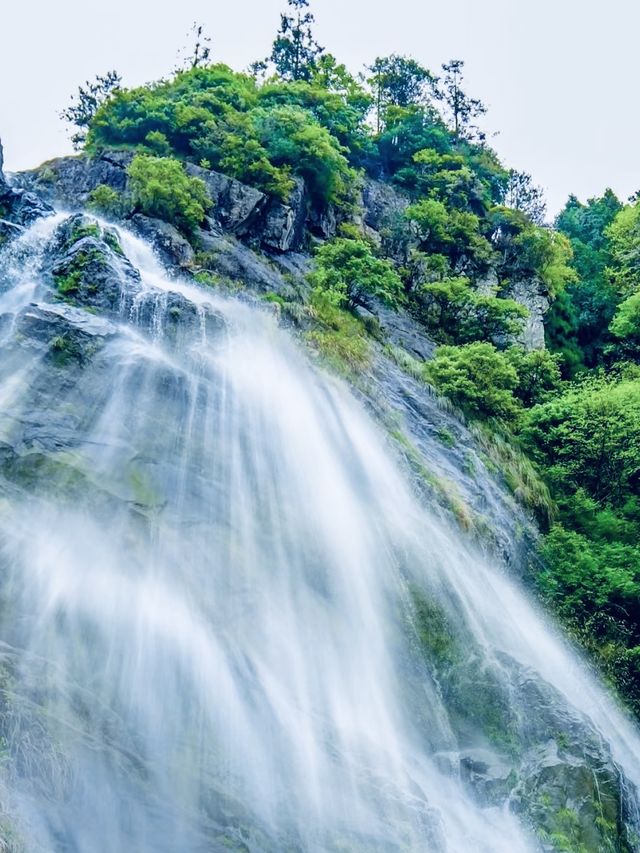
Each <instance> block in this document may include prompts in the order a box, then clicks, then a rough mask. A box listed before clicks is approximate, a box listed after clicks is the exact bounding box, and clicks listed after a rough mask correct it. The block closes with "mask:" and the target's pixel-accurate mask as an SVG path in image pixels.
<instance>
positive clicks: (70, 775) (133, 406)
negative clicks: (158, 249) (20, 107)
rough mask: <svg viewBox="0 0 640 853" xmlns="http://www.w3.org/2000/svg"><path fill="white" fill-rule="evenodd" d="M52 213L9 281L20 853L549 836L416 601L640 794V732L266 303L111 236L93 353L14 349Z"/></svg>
mask: <svg viewBox="0 0 640 853" xmlns="http://www.w3.org/2000/svg"><path fill="white" fill-rule="evenodd" d="M60 220H61V217H57V218H56V219H49V220H44V221H40V222H39V223H38V224H36V225H35V226H33V227H32V228H31V230H30V231H29V232H27V233H26V234H25V235H23V236H22V237H20V238H19V239H18V240H17V241H15V242H14V243H13V245H12V246H11V248H10V249H9V250H5V258H4V266H3V268H2V273H1V275H2V282H3V286H2V293H1V295H0V311H1V312H2V323H1V325H0V333H1V341H2V358H1V359H0V401H1V402H2V407H1V411H2V416H1V420H0V441H2V442H4V444H3V446H5V447H11V448H18V449H19V450H20V451H23V452H24V453H23V455H22V456H20V457H19V459H18V461H15V460H14V461H13V462H12V465H13V466H14V468H16V467H17V469H19V470H20V471H21V472H23V473H22V479H21V481H20V482H19V485H17V486H16V487H15V488H13V489H11V488H8V489H7V490H6V494H5V497H4V500H3V501H2V504H1V506H0V541H1V543H2V566H3V575H2V586H1V590H0V592H1V600H2V613H1V617H2V621H1V623H0V624H1V625H2V631H1V637H2V639H3V641H4V644H3V647H2V663H3V670H2V673H3V675H2V678H3V682H2V685H1V687H2V691H3V696H4V699H3V707H2V713H3V715H4V722H3V724H2V731H3V733H4V738H5V741H4V744H5V752H6V762H5V764H6V768H7V772H6V773H5V777H6V791H5V797H4V799H5V808H6V810H7V812H8V813H9V814H11V815H13V816H15V821H16V825H17V827H18V829H17V831H18V832H19V834H20V835H21V837H22V838H23V840H24V843H25V846H26V849H27V850H43V851H73V853H76V851H77V853H118V851H136V853H147V851H149V853H151V851H153V853H163V851H166V853H169V851H171V853H177V851H180V852H181V853H183V851H184V853H189V852H190V851H204V850H226V849H237V850H251V851H288V850H291V851H294V850H305V851H325V850H327V851H328V850H332V851H333V850H335V851H356V850H357V851H401V850H402V851H407V850H410V851H444V850H448V851H455V852H456V853H467V851H487V853H488V851H496V853H502V852H503V851H504V853H507V851H508V853H518V851H530V850H531V851H533V850H539V849H541V848H540V846H539V842H538V841H537V840H536V839H535V837H534V834H533V832H531V831H530V830H529V829H527V822H526V821H521V820H519V819H518V818H517V817H516V814H515V813H514V812H515V811H517V809H515V810H514V809H511V808H509V807H508V805H503V806H499V805H497V804H496V802H494V801H492V800H491V798H489V799H487V798H485V799H484V801H483V799H482V797H478V796H475V795H474V792H473V790H472V788H471V787H470V786H469V784H467V783H468V779H465V778H464V774H463V773H461V771H460V766H461V765H460V763H459V762H458V761H457V758H456V756H459V755H460V752H461V750H463V748H469V749H471V748H475V749H476V750H479V749H481V750H483V751H484V752H483V754H485V755H488V756H492V755H498V753H499V752H500V750H502V751H503V752H504V749H505V747H504V744H502V745H501V744H500V743H496V738H495V737H493V739H492V736H491V734H492V732H493V731H494V729H495V726H493V729H492V728H491V726H490V725H488V724H486V725H484V724H481V722H478V723H477V724H475V729H474V724H473V720H474V714H475V713H476V711H474V710H473V708H474V707H475V706H474V702H477V697H476V696H473V695H469V696H468V699H466V700H465V701H468V703H469V705H470V706H471V708H472V711H470V712H469V714H467V716H466V717H465V709H464V708H461V707H460V704H461V703H460V696H461V690H460V689H458V690H457V692H455V691H454V692H453V693H452V690H453V688H452V687H451V685H449V687H446V685H444V684H443V683H442V680H441V678H440V677H439V675H438V671H437V666H431V665H430V663H429V661H428V660H425V655H424V650H422V649H420V648H419V642H418V639H417V637H418V634H419V628H418V625H417V620H418V616H419V606H418V605H416V601H422V602H425V601H428V602H430V604H429V605H428V608H427V614H428V619H427V623H429V619H430V620H431V622H433V623H434V624H435V625H436V626H438V625H442V624H446V625H453V626H454V630H453V631H452V632H451V631H449V629H447V630H446V631H441V633H440V634H437V632H436V633H434V634H432V635H430V637H431V643H432V649H431V650H432V652H433V653H434V654H435V653H436V652H437V653H438V654H439V655H440V657H441V658H442V657H446V658H447V660H448V661H449V663H451V661H454V663H455V664H456V666H457V667H458V669H457V671H458V672H465V671H466V670H464V669H463V668H462V669H461V668H460V667H461V666H462V663H464V662H465V661H469V662H470V667H471V668H472V669H474V670H478V671H482V672H487V673H490V680H491V684H492V685H493V688H492V689H493V690H494V693H495V695H499V696H500V697H502V698H501V701H500V702H499V703H497V704H498V705H499V706H500V708H501V711H500V713H501V714H502V715H503V716H504V715H505V714H506V715H507V716H508V718H509V720H513V721H514V722H513V725H514V727H515V728H514V730H516V729H517V727H518V726H520V729H517V730H518V731H520V730H521V727H522V725H523V720H526V718H527V715H528V714H530V713H531V708H530V707H528V705H527V702H528V701H530V700H531V695H532V693H531V689H529V692H528V693H527V692H526V691H525V690H524V688H523V687H522V685H523V684H524V685H525V686H526V685H529V688H530V687H531V685H532V684H533V685H536V688H535V689H536V690H537V689H538V687H537V685H538V684H542V685H545V686H544V689H549V690H553V695H554V696H555V695H556V690H557V691H559V693H558V694H557V695H558V696H561V698H562V703H564V706H565V707H566V708H567V709H569V710H567V711H566V714H568V715H569V718H570V720H571V721H573V722H572V725H574V724H575V725H577V723H575V719H578V717H575V718H574V717H572V716H571V715H572V714H574V710H573V709H576V711H575V714H576V715H578V716H579V714H580V712H585V713H586V714H588V715H589V716H590V718H591V720H592V722H593V726H594V729H593V731H594V732H595V734H594V737H595V738H596V740H597V739H598V737H599V735H598V734H597V733H598V732H600V733H601V734H602V737H603V738H604V739H605V740H606V741H607V742H608V743H609V744H610V746H611V749H612V751H613V754H614V757H615V759H616V761H617V762H618V763H619V765H621V766H622V767H623V769H624V772H625V775H626V778H627V780H629V784H632V783H636V784H638V783H640V738H639V737H638V735H637V733H636V732H635V730H634V729H633V728H632V726H631V725H630V724H629V723H627V722H626V720H625V719H624V718H623V717H622V715H621V714H620V713H619V712H618V711H617V710H616V709H615V707H614V706H613V704H612V703H611V702H610V701H609V699H608V698H607V697H606V695H605V693H604V692H603V691H602V690H601V689H600V688H599V687H598V686H597V685H596V684H595V682H593V681H592V680H591V679H590V677H589V676H588V675H587V674H586V672H585V669H584V667H583V666H582V664H581V663H580V662H579V661H577V660H576V658H575V657H574V656H573V654H572V653H571V652H570V651H569V650H568V649H567V648H566V647H565V646H564V645H563V643H562V642H561V640H560V639H559V638H558V637H556V636H555V635H554V633H553V632H552V631H551V630H550V629H549V628H548V627H547V626H546V625H545V623H544V621H543V620H542V619H541V617H540V616H539V615H538V614H537V613H536V612H535V611H534V609H533V608H532V607H531V606H530V605H529V604H528V603H527V602H526V600H525V598H524V597H523V595H522V594H521V593H520V592H519V591H518V590H517V588H516V587H515V586H514V585H513V584H512V583H511V582H510V581H508V580H507V579H506V578H505V577H504V576H503V575H502V574H501V573H500V572H499V571H498V570H497V569H495V568H493V567H492V566H491V565H489V564H488V563H487V561H486V560H485V559H483V558H482V557H481V556H480V555H479V554H478V553H476V551H475V550H474V549H473V547H472V546H470V545H468V544H465V542H464V541H463V540H462V539H461V537H460V535H459V534H458V533H457V532H456V531H455V530H454V529H453V528H451V527H449V526H448V525H447V524H446V523H445V522H443V521H442V520H440V519H438V517H437V516H436V515H435V514H434V513H433V512H431V510H430V508H429V507H426V506H424V505H422V502H421V501H420V500H419V499H418V498H417V496H416V495H415V494H414V493H413V492H412V490H411V488H410V487H409V485H408V481H407V480H406V478H405V474H404V472H403V470H402V468H401V466H400V465H399V463H398V461H397V460H396V459H395V458H394V454H393V452H392V449H391V448H390V446H388V443H387V441H386V439H385V437H384V435H383V434H382V432H381V431H379V430H378V428H377V427H376V426H375V424H374V423H373V422H372V421H371V420H370V419H369V417H368V416H367V415H366V414H365V412H364V411H363V409H362V407H361V406H360V405H359V404H358V403H357V402H356V401H355V400H354V399H353V398H352V397H351V396H350V394H349V393H348V392H347V391H346V389H345V388H344V387H342V385H340V384H339V383H337V382H335V381H333V380H331V379H329V378H326V377H324V376H322V375H320V374H319V373H318V372H317V371H316V370H314V369H313V368H311V367H310V366H309V364H308V363H307V361H306V360H305V358H304V356H303V355H302V354H301V353H300V352H299V351H298V349H297V347H296V345H295V344H294V343H293V342H292V341H291V340H290V339H289V338H288V337H287V335H286V333H285V332H283V331H282V330H280V329H278V327H277V323H276V321H275V319H274V317H273V316H272V315H271V314H269V313H265V312H263V311H260V310H258V309H257V308H254V307H250V306H248V305H246V304H242V303H241V302H239V301H234V300H232V299H223V298H220V297H218V296H216V295H214V294H213V293H212V292H211V290H207V289H204V288H202V289H201V288H198V287H196V286H194V285H190V284H186V283H183V282H179V281H175V280H171V279H170V278H169V277H168V276H167V275H166V274H165V272H164V270H163V269H162V268H161V266H160V265H159V263H158V262H157V261H156V259H155V258H154V256H153V254H152V252H151V250H150V248H149V247H148V246H147V245H146V244H144V243H142V242H141V241H139V240H138V239H136V238H134V237H132V236H131V235H129V234H128V233H126V232H120V240H121V244H122V248H123V250H124V255H125V256H126V257H127V258H129V260H130V261H131V262H132V264H133V265H134V267H136V268H137V269H139V271H140V274H141V275H140V279H137V278H136V277H135V276H130V275H129V276H127V275H125V274H124V272H123V275H122V293H121V299H120V308H119V317H113V316H112V317H110V318H109V319H108V320H106V319H102V318H100V317H95V316H93V315H92V314H91V313H90V312H86V311H83V310H82V309H79V308H70V307H66V306H65V307H64V312H66V314H65V316H66V318H67V319H68V320H69V319H70V321H71V322H72V323H73V324H74V326H75V327H77V328H79V329H81V330H83V329H84V332H83V334H84V333H86V335H89V336H91V335H93V337H94V339H95V341H99V344H98V343H95V344H92V345H91V347H90V357H85V356H82V358H80V356H78V358H77V359H76V361H78V360H79V361H80V362H81V363H80V366H77V365H76V361H73V359H72V362H73V363H72V366H74V365H76V366H74V369H73V370H71V371H70V370H67V369H66V366H65V364H63V365H62V366H60V364H59V361H60V359H58V361H56V351H58V353H62V355H64V347H65V342H64V341H62V342H59V341H58V338H55V339H54V341H53V343H51V342H49V345H48V346H47V347H40V348H38V347H33V348H31V349H29V348H28V347H25V345H24V328H23V327H24V324H25V323H32V324H33V322H35V320H32V319H29V318H30V312H31V314H33V312H34V311H35V312H36V313H37V311H42V310H44V309H45V308H46V310H47V311H50V312H53V316H54V317H55V316H56V311H60V310H61V309H60V305H59V303H56V302H55V300H54V298H53V294H52V292H51V288H50V287H49V286H48V285H47V283H46V281H45V280H44V279H42V278H41V277H40V272H39V270H40V266H41V262H42V259H43V257H45V256H46V253H47V251H49V248H48V247H49V245H50V243H51V240H52V239H54V236H53V235H54V232H55V229H56V228H57V226H58V223H59V221H60ZM114 263H116V265H117V263H120V264H121V266H122V269H123V270H124V269H125V266H126V263H127V262H126V261H125V260H124V259H122V260H118V259H117V258H115V260H114ZM38 316H40V315H38ZM47 316H49V315H47ZM52 353H53V355H52ZM81 355H82V354H81ZM74 358H75V356H74ZM62 360H63V361H64V359H62ZM54 377H55V378H54ZM65 377H66V378H65ZM69 377H72V378H69ZM25 459H31V460H32V463H33V464H32V465H31V466H30V467H29V468H28V471H27V473H25V472H24V460H25ZM34 460H35V461H34ZM21 465H22V467H20V466H21ZM14 480H15V477H14ZM423 610H424V607H423ZM434 630H435V629H434ZM443 637H444V639H443ZM461 662H462V663H461ZM536 679H538V680H536ZM543 680H544V681H543ZM546 685H552V687H549V688H547V686H546ZM458 686H459V685H458ZM540 689H542V688H540ZM454 694H455V695H454ZM545 695H547V694H545ZM452 696H454V699H455V701H454V700H452V699H451V697H452ZM504 697H507V698H506V699H504ZM527 697H528V698H527ZM503 700H504V701H503ZM452 701H453V702H454V705H456V707H455V708H454V709H453V710H452V707H451V702H452ZM456 703H457V704H456ZM462 704H464V702H463V703H462ZM492 707H493V706H492ZM492 713H493V711H492ZM477 714H478V719H479V720H485V718H486V717H487V714H486V713H485V712H484V711H483V710H480V711H478V712H477ZM461 720H462V721H463V722H462V723H461V722H460V721H461ZM470 721H471V722H470ZM485 723H486V720H485ZM462 741H464V743H463V742H462ZM506 749H507V750H508V749H511V745H507V747H506ZM496 760H497V759H496ZM594 849H595V848H594Z"/></svg>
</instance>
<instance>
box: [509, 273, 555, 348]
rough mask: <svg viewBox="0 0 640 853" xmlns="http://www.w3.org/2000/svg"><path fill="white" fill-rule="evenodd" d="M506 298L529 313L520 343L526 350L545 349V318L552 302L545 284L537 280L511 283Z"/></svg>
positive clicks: (531, 279)
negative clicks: (522, 306)
mask: <svg viewBox="0 0 640 853" xmlns="http://www.w3.org/2000/svg"><path fill="white" fill-rule="evenodd" d="M505 296H508V297H509V299H513V300H515V301H516V302H518V303H519V304H520V305H524V307H525V308H526V309H527V311H528V312H529V315H528V317H527V318H526V320H525V324H524V328H523V330H522V334H521V335H520V337H519V339H518V340H519V343H521V344H522V345H523V346H524V348H525V349H526V350H536V349H544V348H545V342H544V316H545V314H546V313H547V311H548V310H549V308H550V307H551V301H550V299H549V295H548V293H547V292H546V289H545V287H544V285H543V283H542V282H541V281H539V280H538V279H537V278H530V279H524V280H522V281H514V282H511V283H510V284H509V287H508V288H507V290H506V292H505Z"/></svg>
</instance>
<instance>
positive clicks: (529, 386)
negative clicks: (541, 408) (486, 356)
mask: <svg viewBox="0 0 640 853" xmlns="http://www.w3.org/2000/svg"><path fill="white" fill-rule="evenodd" d="M506 356H507V359H508V360H509V363H510V364H511V365H512V367H514V368H515V371H516V373H517V374H518V384H517V386H516V387H515V389H514V394H515V395H516V397H517V398H518V399H519V400H521V401H522V403H523V405H524V406H527V407H529V406H533V405H535V404H536V403H542V402H543V401H544V400H545V399H546V398H547V397H549V395H550V394H551V393H553V392H554V391H557V390H558V389H559V388H560V384H561V373H560V363H561V356H559V355H555V354H553V353H550V352H548V351H547V350H532V351H531V352H527V351H526V350H524V349H522V347H515V346H514V347H510V348H509V349H508V350H507V352H506Z"/></svg>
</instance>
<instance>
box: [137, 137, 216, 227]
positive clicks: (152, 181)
mask: <svg viewBox="0 0 640 853" xmlns="http://www.w3.org/2000/svg"><path fill="white" fill-rule="evenodd" d="M127 171H128V175H129V185H130V189H131V195H132V198H133V203H134V204H135V206H136V207H137V209H138V210H140V211H141V212H142V213H145V214H147V215H148V216H157V217H158V218H159V219H164V220H165V221H167V222H171V223H173V224H174V225H176V226H177V227H178V228H180V229H181V230H182V231H184V232H185V233H187V234H193V232H194V231H195V230H196V229H197V227H198V226H199V225H200V223H201V222H202V220H203V219H204V215H205V211H206V209H207V207H209V206H210V204H211V199H210V198H209V196H208V194H207V188H206V186H205V184H204V181H201V180H200V179H199V178H193V177H189V175H187V174H186V172H185V170H184V167H183V165H182V164H181V163H180V162H178V161H177V160H174V159H172V158H170V157H152V156H150V155H147V154H138V155H137V156H136V157H134V158H133V160H132V161H131V163H130V165H129V168H128V170H127Z"/></svg>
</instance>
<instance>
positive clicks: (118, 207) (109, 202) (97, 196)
mask: <svg viewBox="0 0 640 853" xmlns="http://www.w3.org/2000/svg"><path fill="white" fill-rule="evenodd" d="M124 206H125V205H124V199H123V197H122V194H121V193H119V192H118V191H117V190H114V189H113V187H110V186H107V184H98V186H97V187H96V188H95V189H94V190H92V191H91V193H90V194H89V201H88V204H87V207H88V208H90V209H91V210H94V211H95V212H96V213H101V214H103V215H104V216H112V217H118V216H121V215H122V214H123V213H124Z"/></svg>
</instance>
